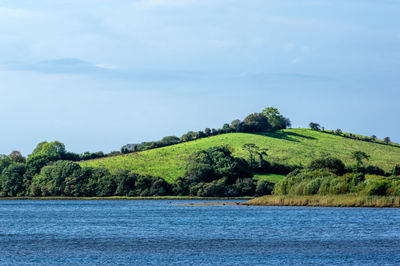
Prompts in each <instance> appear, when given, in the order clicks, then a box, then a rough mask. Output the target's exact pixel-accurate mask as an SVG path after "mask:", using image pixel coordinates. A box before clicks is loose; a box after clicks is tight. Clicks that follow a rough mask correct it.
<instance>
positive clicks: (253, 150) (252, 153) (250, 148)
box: [242, 143, 260, 168]
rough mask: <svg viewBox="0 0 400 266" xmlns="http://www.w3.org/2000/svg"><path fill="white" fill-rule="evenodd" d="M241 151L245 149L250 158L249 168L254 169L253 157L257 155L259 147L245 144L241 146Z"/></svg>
mask: <svg viewBox="0 0 400 266" xmlns="http://www.w3.org/2000/svg"><path fill="white" fill-rule="evenodd" d="M242 148H243V149H245V150H246V151H247V152H248V153H249V157H250V167H252V168H253V167H254V162H255V159H254V158H255V155H257V153H258V151H259V149H260V148H259V147H258V146H257V145H256V144H254V143H246V144H244V145H243V146H242Z"/></svg>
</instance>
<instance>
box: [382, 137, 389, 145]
mask: <svg viewBox="0 0 400 266" xmlns="http://www.w3.org/2000/svg"><path fill="white" fill-rule="evenodd" d="M383 142H385V144H386V145H387V144H389V143H390V138H389V137H385V138H384V139H383Z"/></svg>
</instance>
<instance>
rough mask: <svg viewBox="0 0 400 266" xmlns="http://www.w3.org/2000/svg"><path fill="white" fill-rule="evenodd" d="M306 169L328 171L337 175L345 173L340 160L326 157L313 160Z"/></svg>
mask: <svg viewBox="0 0 400 266" xmlns="http://www.w3.org/2000/svg"><path fill="white" fill-rule="evenodd" d="M308 168H309V169H311V170H317V169H330V170H333V171H334V172H335V173H337V174H343V173H344V172H345V166H344V163H343V162H342V161H341V160H339V159H337V158H334V157H326V158H321V159H316V160H313V161H311V163H310V164H309V166H308Z"/></svg>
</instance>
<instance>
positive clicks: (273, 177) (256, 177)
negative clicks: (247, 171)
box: [254, 174, 285, 183]
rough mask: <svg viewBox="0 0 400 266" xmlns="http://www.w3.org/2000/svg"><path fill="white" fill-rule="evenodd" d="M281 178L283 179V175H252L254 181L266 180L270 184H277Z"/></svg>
mask: <svg viewBox="0 0 400 266" xmlns="http://www.w3.org/2000/svg"><path fill="white" fill-rule="evenodd" d="M283 178H285V176H284V175H277V174H255V175H254V180H267V181H269V182H271V183H278V182H279V181H281V180H282V179H283Z"/></svg>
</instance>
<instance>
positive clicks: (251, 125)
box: [242, 113, 272, 132]
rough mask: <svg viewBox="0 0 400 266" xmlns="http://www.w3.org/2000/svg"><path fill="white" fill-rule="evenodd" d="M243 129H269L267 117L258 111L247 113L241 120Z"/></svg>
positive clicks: (248, 130) (253, 130)
mask: <svg viewBox="0 0 400 266" xmlns="http://www.w3.org/2000/svg"><path fill="white" fill-rule="evenodd" d="M242 125H243V131H244V132H263V131H269V130H271V128H272V127H271V124H270V123H269V122H268V118H267V117H266V116H265V115H263V114H260V113H254V114H250V115H248V116H247V117H246V118H245V119H244V120H243V124H242Z"/></svg>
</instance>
